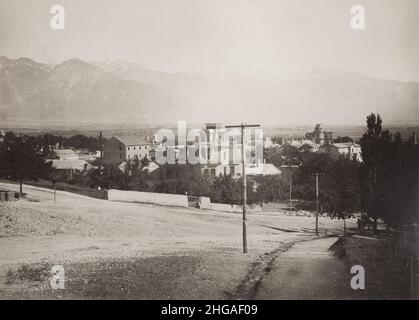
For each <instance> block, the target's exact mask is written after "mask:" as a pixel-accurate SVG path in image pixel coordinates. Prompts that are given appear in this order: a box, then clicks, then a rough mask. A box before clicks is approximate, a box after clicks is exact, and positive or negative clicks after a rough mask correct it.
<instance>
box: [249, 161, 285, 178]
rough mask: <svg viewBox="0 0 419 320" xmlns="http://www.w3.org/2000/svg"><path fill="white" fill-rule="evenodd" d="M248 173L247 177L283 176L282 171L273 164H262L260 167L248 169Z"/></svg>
mask: <svg viewBox="0 0 419 320" xmlns="http://www.w3.org/2000/svg"><path fill="white" fill-rule="evenodd" d="M246 171H247V175H249V176H256V175H263V176H273V175H280V174H281V170H279V169H278V168H277V167H276V166H275V165H273V164H272V163H261V164H260V165H259V166H255V167H250V168H247V169H246Z"/></svg>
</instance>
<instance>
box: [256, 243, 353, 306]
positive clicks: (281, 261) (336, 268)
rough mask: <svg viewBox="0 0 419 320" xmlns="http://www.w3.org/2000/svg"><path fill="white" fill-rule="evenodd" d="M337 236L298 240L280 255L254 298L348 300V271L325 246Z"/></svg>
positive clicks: (350, 293)
mask: <svg viewBox="0 0 419 320" xmlns="http://www.w3.org/2000/svg"><path fill="white" fill-rule="evenodd" d="M337 239H338V238H334V237H331V238H323V239H316V240H310V241H304V242H298V243H296V244H295V245H293V246H292V247H291V248H290V249H288V250H287V251H286V252H284V253H282V254H280V255H279V256H278V257H277V258H276V259H275V261H274V262H273V263H272V265H271V266H270V268H271V270H270V272H269V273H268V274H267V275H266V276H265V277H264V278H263V279H262V281H261V282H260V285H259V287H258V290H257V293H256V295H255V299H275V300H276V299H350V298H351V297H353V291H354V290H352V289H351V287H350V276H351V275H350V271H349V270H348V269H347V266H346V265H345V262H344V261H343V260H340V259H339V258H338V257H336V256H335V255H334V254H333V253H332V252H331V251H330V250H329V248H330V247H331V246H332V245H333V244H334V243H335V242H336V241H337Z"/></svg>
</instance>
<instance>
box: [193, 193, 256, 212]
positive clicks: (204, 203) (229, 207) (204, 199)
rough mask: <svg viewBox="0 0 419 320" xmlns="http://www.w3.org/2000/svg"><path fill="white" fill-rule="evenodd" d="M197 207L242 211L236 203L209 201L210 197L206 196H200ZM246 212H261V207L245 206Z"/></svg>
mask: <svg viewBox="0 0 419 320" xmlns="http://www.w3.org/2000/svg"><path fill="white" fill-rule="evenodd" d="M199 208H200V209H204V210H215V211H224V212H235V213H242V212H243V209H242V207H241V206H238V205H229V204H224V203H211V201H210V199H209V198H207V197H201V198H200V202H199ZM247 209H248V212H261V211H262V207H261V206H258V205H255V206H252V207H249V206H248V207H247Z"/></svg>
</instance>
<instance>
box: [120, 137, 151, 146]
mask: <svg viewBox="0 0 419 320" xmlns="http://www.w3.org/2000/svg"><path fill="white" fill-rule="evenodd" d="M114 138H115V139H118V140H119V141H121V142H122V143H123V144H125V145H127V146H144V145H149V144H150V142H148V141H147V140H145V139H144V138H142V137H136V136H114Z"/></svg>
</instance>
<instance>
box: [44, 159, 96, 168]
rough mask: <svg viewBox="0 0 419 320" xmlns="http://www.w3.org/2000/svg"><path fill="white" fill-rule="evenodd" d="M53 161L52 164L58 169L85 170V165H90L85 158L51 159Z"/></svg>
mask: <svg viewBox="0 0 419 320" xmlns="http://www.w3.org/2000/svg"><path fill="white" fill-rule="evenodd" d="M49 161H52V166H53V167H54V168H55V169H57V170H66V169H77V170H83V169H84V166H85V165H86V164H87V166H88V167H89V166H90V164H89V163H87V162H86V161H84V160H80V159H75V160H49Z"/></svg>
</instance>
